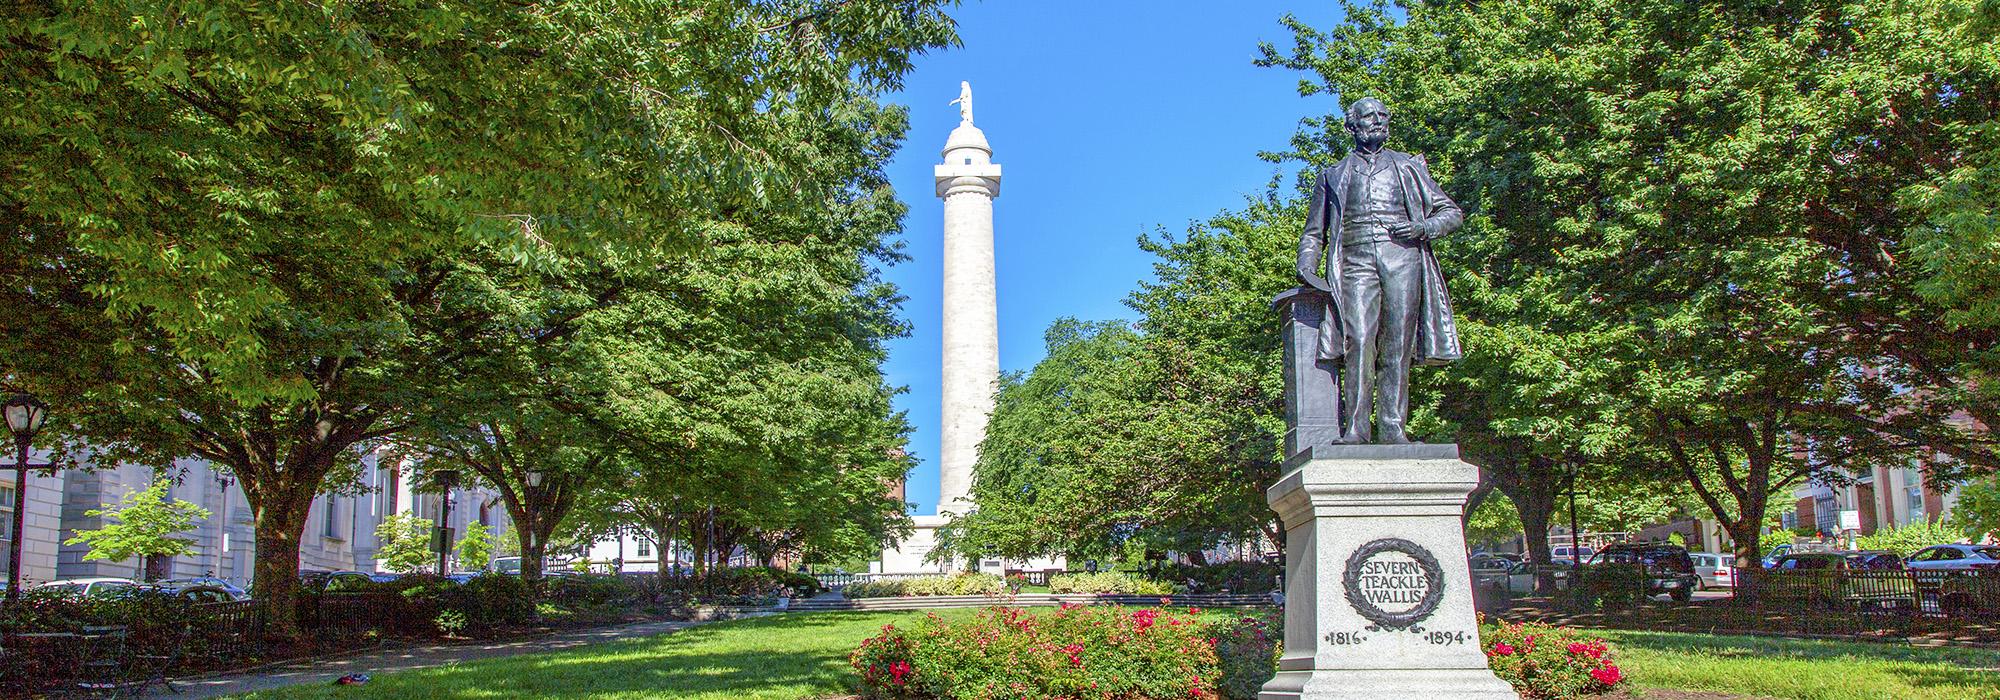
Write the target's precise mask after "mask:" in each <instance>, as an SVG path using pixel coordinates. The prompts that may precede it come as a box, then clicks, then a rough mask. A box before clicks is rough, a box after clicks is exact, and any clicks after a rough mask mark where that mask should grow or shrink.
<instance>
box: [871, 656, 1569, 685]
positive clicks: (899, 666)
mask: <svg viewBox="0 0 2000 700" xmlns="http://www.w3.org/2000/svg"><path fill="white" fill-rule="evenodd" d="M889 675H890V676H892V677H893V678H892V679H891V681H892V682H894V683H895V684H896V685H902V684H903V677H904V676H908V675H910V662H908V661H897V662H896V663H893V664H889ZM1593 675H1595V674H1593Z"/></svg>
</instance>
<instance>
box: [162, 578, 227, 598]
mask: <svg viewBox="0 0 2000 700" xmlns="http://www.w3.org/2000/svg"><path fill="white" fill-rule="evenodd" d="M151 585H152V586H153V587H155V588H159V589H162V590H165V591H168V592H170V593H180V594H182V596H183V597H193V596H189V595H187V593H186V592H187V591H190V590H193V589H197V588H202V589H214V590H216V591H221V592H222V594H223V596H224V598H226V599H227V600H249V599H250V592H249V591H245V590H243V588H242V587H240V586H237V585H236V584H233V583H230V582H228V581H225V580H223V579H219V578H216V577H213V576H195V577H190V578H170V579H166V580H164V581H154V582H153V583H152V584H151Z"/></svg>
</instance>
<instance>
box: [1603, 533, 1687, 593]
mask: <svg viewBox="0 0 2000 700" xmlns="http://www.w3.org/2000/svg"><path fill="white" fill-rule="evenodd" d="M1590 564H1591V566H1602V565H1605V564H1637V565H1639V566H1641V567H1644V568H1645V570H1646V595H1649V596H1653V595H1660V594H1666V595H1668V596H1671V597H1672V598H1673V599H1674V600H1676V601H1680V602H1683V603H1685V602H1687V601H1688V600H1690V599H1692V598H1693V597H1694V589H1695V588H1697V587H1699V586H1700V585H1701V577H1700V576H1698V575H1696V574H1695V572H1694V559H1693V558H1692V557H1689V556H1688V551H1687V548H1686V547H1682V546H1680V545H1677V544H1665V543H1653V544H1629V543H1619V544H1614V545H1611V546H1609V547H1605V548H1604V550H1603V551H1600V552H1598V553H1597V556H1596V557H1592V558H1591V560H1590Z"/></svg>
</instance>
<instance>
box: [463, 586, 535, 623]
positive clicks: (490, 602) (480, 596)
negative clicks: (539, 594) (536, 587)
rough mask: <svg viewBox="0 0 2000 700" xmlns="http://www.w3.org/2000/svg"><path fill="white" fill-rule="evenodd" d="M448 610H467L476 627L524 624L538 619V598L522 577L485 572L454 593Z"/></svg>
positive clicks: (466, 613)
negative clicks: (536, 615) (536, 616)
mask: <svg viewBox="0 0 2000 700" xmlns="http://www.w3.org/2000/svg"><path fill="white" fill-rule="evenodd" d="M444 607H445V608H446V609H447V610H455V611H458V612H461V613H464V614H465V616H466V618H467V620H468V622H469V623H470V624H471V626H472V627H473V628H474V629H480V628H490V627H496V626H501V625H522V624H527V623H528V622H529V621H530V620H533V619H535V597H534V595H533V594H532V593H531V592H529V591H528V584H527V582H526V581H522V580H521V577H519V576H508V575H506V574H496V573H490V572H489V573H484V574H480V575H478V576H474V577H472V580H470V581H467V582H465V585H463V586H459V587H458V588H457V589H455V590H453V591H452V592H451V593H450V600H448V601H446V603H445V606H444Z"/></svg>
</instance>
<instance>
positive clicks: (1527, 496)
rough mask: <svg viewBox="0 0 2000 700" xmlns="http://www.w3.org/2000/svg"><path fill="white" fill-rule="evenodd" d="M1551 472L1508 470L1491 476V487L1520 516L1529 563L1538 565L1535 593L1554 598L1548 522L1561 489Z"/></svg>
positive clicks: (1554, 590) (1553, 574)
mask: <svg viewBox="0 0 2000 700" xmlns="http://www.w3.org/2000/svg"><path fill="white" fill-rule="evenodd" d="M1538 459H1540V458H1531V460H1538ZM1554 472H1555V470H1554V469H1539V470H1526V473H1518V471H1517V470H1510V471H1507V472H1499V473H1496V474H1495V475H1494V476H1495V478H1494V486H1495V487H1497V488H1499V489H1500V492H1501V493H1504V494H1507V498H1508V499H1510V500H1512V501H1514V509H1515V510H1516V511H1517V512H1519V513H1520V514H1521V530H1522V535H1523V536H1524V537H1525V538H1526V539H1527V543H1526V544H1527V545H1528V561H1530V562H1533V563H1534V564H1536V565H1538V566H1537V569H1536V574H1535V592H1536V593H1539V594H1541V595H1555V592H1556V578H1555V573H1554V571H1553V570H1551V569H1549V568H1547V567H1548V566H1549V565H1551V564H1554V563H1556V562H1555V561H1554V560H1553V559H1552V558H1551V557H1550V556H1549V518H1550V517H1551V516H1553V515H1554V514H1555V512H1556V491H1557V490H1558V489H1557V486H1559V485H1560V484H1559V483H1558V482H1559V481H1560V479H1559V478H1557V475H1556V474H1555V473H1554Z"/></svg>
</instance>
